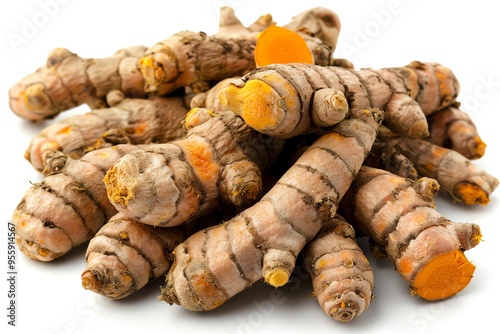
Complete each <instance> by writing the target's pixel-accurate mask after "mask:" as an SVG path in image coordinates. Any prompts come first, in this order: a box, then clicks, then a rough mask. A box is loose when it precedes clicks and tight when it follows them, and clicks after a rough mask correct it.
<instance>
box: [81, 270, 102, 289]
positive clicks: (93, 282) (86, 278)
mask: <svg viewBox="0 0 500 334" xmlns="http://www.w3.org/2000/svg"><path fill="white" fill-rule="evenodd" d="M82 287H83V288H84V289H85V290H90V291H97V290H99V288H100V287H101V282H100V281H99V280H98V279H97V278H96V277H95V275H94V274H93V273H92V272H90V271H85V272H84V273H83V274H82Z"/></svg>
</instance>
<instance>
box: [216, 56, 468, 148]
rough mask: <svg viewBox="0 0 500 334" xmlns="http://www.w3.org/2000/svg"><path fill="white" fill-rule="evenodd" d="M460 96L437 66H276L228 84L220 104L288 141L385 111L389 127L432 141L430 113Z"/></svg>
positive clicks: (455, 85)
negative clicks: (353, 117) (361, 114)
mask: <svg viewBox="0 0 500 334" xmlns="http://www.w3.org/2000/svg"><path fill="white" fill-rule="evenodd" d="M417 65H418V66H417ZM441 73H445V74H446V75H444V74H443V75H442V74H441ZM431 76H433V78H434V80H430V79H429V77H431ZM438 79H439V80H438ZM424 80H428V82H422V81H424ZM457 95H458V83H457V80H456V78H455V77H454V76H453V74H452V73H451V71H450V70H449V69H447V68H445V67H444V66H441V65H439V64H435V63H417V62H414V63H412V64H410V65H408V66H404V67H400V68H387V69H380V70H372V69H361V70H353V69H346V68H340V67H333V66H315V65H308V64H277V65H269V66H264V67H260V68H258V69H256V70H253V71H252V72H250V73H248V74H247V75H245V76H243V77H242V78H240V79H239V80H235V81H234V82H233V83H231V84H229V85H226V86H225V88H224V89H222V91H221V95H220V103H221V104H222V106H223V108H224V109H227V110H232V111H234V112H236V113H237V114H238V115H240V116H241V117H242V118H243V119H244V120H245V121H246V122H247V123H248V124H249V125H250V126H251V127H253V128H254V129H256V130H257V131H261V132H263V133H266V134H269V135H274V136H281V137H285V138H290V137H293V136H296V135H299V134H302V133H306V132H309V131H314V130H318V128H319V129H322V128H325V127H329V126H332V125H335V124H336V123H338V122H339V121H341V120H342V119H343V118H345V117H346V115H347V114H348V112H350V113H353V114H357V113H359V112H361V111H362V110H364V109H367V108H379V109H382V110H384V112H385V116H384V124H386V125H387V126H388V127H390V128H391V129H393V130H394V131H395V132H397V133H401V134H404V135H406V136H409V137H427V136H428V134H429V132H428V127H427V119H426V116H425V115H426V113H431V112H433V111H435V110H437V109H439V108H443V107H445V106H446V105H449V104H452V103H453V102H454V100H455V98H456V96H457ZM423 108H425V109H423ZM433 108H434V109H433Z"/></svg>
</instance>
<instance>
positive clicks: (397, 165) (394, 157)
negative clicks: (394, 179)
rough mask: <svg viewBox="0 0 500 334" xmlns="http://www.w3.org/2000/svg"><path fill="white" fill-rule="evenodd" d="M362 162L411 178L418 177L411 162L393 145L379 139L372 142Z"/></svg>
mask: <svg viewBox="0 0 500 334" xmlns="http://www.w3.org/2000/svg"><path fill="white" fill-rule="evenodd" d="M364 164H365V165H366V166H369V167H374V168H381V169H385V170H387V171H388V172H391V173H393V174H396V175H399V176H401V177H407V178H410V179H412V180H416V179H417V178H418V172H417V170H416V169H415V166H414V165H413V162H412V161H411V160H410V159H408V157H407V156H405V155H404V154H402V153H401V152H400V151H398V150H397V149H396V148H395V147H394V146H392V145H389V144H387V143H385V142H383V141H381V140H379V139H377V140H375V143H373V147H372V150H371V152H370V155H369V156H368V158H366V160H365V162H364Z"/></svg>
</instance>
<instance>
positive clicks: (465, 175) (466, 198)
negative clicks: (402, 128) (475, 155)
mask: <svg viewBox="0 0 500 334" xmlns="http://www.w3.org/2000/svg"><path fill="white" fill-rule="evenodd" d="M378 138H379V139H380V140H382V141H384V142H386V143H388V144H389V145H392V146H394V147H396V148H397V149H398V150H399V151H401V153H403V154H404V155H405V156H406V157H408V158H409V159H410V160H411V161H412V162H413V165H414V166H415V169H416V170H417V172H418V173H419V174H420V175H421V176H427V177H431V178H434V179H436V180H437V181H438V182H439V184H440V185H441V189H443V190H444V191H446V192H447V193H448V194H449V195H450V196H451V198H452V199H453V200H455V201H457V202H460V203H465V204H481V205H486V204H488V203H489V201H490V195H491V193H492V192H493V191H494V190H495V189H496V188H497V187H498V182H499V181H498V179H497V178H495V177H494V176H492V175H490V174H489V173H487V172H486V171H484V170H482V169H481V168H479V167H478V166H477V165H475V164H473V163H472V162H471V161H470V160H469V159H467V158H466V157H464V156H463V155H461V154H460V153H458V152H456V151H454V150H451V149H447V148H444V147H441V146H438V145H434V144H432V143H431V142H429V141H427V140H423V139H410V138H406V137H404V136H397V135H394V134H393V133H391V131H389V130H387V129H386V128H383V127H382V128H380V129H379V133H378Z"/></svg>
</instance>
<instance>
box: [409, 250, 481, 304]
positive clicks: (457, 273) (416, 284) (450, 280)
mask: <svg viewBox="0 0 500 334" xmlns="http://www.w3.org/2000/svg"><path fill="white" fill-rule="evenodd" d="M475 269H476V267H475V266H474V265H473V264H472V263H471V262H470V261H469V260H468V259H467V258H466V257H465V255H464V253H463V252H462V251H461V250H455V251H451V252H449V253H444V254H441V255H438V256H436V257H434V258H432V259H431V260H429V261H428V262H427V263H426V264H425V266H424V267H423V268H422V269H421V270H420V271H419V272H418V273H417V275H416V276H415V279H414V280H413V285H412V286H411V287H410V288H409V291H410V293H411V294H412V295H415V296H419V297H421V298H423V299H425V300H439V299H445V298H448V297H451V296H453V295H455V294H457V293H458V292H460V291H462V290H463V289H464V288H465V287H466V286H467V285H468V284H469V282H470V280H471V279H472V276H473V274H474V270H475Z"/></svg>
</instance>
